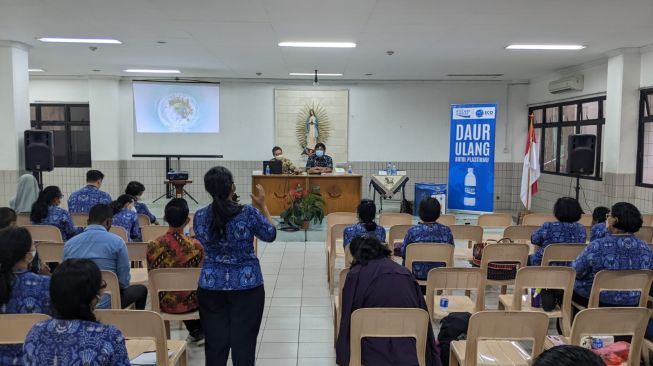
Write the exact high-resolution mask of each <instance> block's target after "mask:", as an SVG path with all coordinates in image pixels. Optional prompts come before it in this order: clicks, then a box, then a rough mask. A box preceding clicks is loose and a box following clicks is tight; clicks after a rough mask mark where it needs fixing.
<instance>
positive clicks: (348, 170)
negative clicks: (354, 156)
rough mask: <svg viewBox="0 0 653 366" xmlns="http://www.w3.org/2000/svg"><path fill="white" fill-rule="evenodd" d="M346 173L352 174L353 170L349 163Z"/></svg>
mask: <svg viewBox="0 0 653 366" xmlns="http://www.w3.org/2000/svg"><path fill="white" fill-rule="evenodd" d="M347 173H348V174H350V175H351V174H354V171H353V170H352V168H351V165H349V167H348V168H347Z"/></svg>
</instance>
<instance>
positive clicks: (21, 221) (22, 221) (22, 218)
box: [16, 212, 32, 226]
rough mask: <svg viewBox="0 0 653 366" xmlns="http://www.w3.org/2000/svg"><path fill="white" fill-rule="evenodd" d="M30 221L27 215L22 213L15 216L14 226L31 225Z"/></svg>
mask: <svg viewBox="0 0 653 366" xmlns="http://www.w3.org/2000/svg"><path fill="white" fill-rule="evenodd" d="M31 224H32V220H31V219H30V218H29V213H26V212H22V213H19V214H18V215H16V226H25V225H31Z"/></svg>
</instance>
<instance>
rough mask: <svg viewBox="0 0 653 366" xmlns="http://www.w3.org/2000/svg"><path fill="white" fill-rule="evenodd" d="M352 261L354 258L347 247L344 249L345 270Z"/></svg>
mask: <svg viewBox="0 0 653 366" xmlns="http://www.w3.org/2000/svg"><path fill="white" fill-rule="evenodd" d="M353 260H354V257H353V256H352V255H351V250H349V245H347V246H346V247H345V268H350V267H351V261H353Z"/></svg>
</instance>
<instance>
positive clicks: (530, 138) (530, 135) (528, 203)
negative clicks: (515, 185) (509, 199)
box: [526, 113, 535, 211]
mask: <svg viewBox="0 0 653 366" xmlns="http://www.w3.org/2000/svg"><path fill="white" fill-rule="evenodd" d="M534 118H535V114H533V113H531V114H530V115H529V116H528V119H529V122H528V178H527V180H526V184H527V185H528V188H527V192H526V211H530V206H531V192H532V191H533V190H532V188H531V166H530V164H531V154H532V153H533V119H534Z"/></svg>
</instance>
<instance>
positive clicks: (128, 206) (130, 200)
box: [109, 194, 143, 242]
mask: <svg viewBox="0 0 653 366" xmlns="http://www.w3.org/2000/svg"><path fill="white" fill-rule="evenodd" d="M134 203H135V201H134V197H132V196H130V195H128V194H123V195H121V196H120V197H118V199H116V200H115V201H113V202H111V204H110V205H109V206H110V207H111V209H112V210H113V221H112V223H111V224H112V225H113V226H120V227H122V228H124V229H125V230H126V231H127V236H128V238H129V241H130V242H140V241H143V238H142V235H141V224H139V223H138V214H137V213H136V208H135V207H134Z"/></svg>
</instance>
